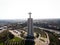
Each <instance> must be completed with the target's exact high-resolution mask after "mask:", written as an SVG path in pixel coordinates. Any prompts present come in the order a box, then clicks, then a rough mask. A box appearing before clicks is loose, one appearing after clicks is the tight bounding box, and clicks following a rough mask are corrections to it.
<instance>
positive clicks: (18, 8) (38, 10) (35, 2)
mask: <svg viewBox="0 0 60 45" xmlns="http://www.w3.org/2000/svg"><path fill="white" fill-rule="evenodd" d="M29 12H32V18H33V19H55V18H60V0H0V20H1V19H27V18H28V17H29V15H28V13H29Z"/></svg>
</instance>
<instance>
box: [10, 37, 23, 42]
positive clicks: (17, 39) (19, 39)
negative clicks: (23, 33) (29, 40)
mask: <svg viewBox="0 0 60 45" xmlns="http://www.w3.org/2000/svg"><path fill="white" fill-rule="evenodd" d="M10 41H22V39H21V38H18V37H14V38H13V39H11V40H10Z"/></svg>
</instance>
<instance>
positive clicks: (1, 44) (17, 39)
mask: <svg viewBox="0 0 60 45" xmlns="http://www.w3.org/2000/svg"><path fill="white" fill-rule="evenodd" d="M9 41H10V42H12V41H16V42H17V41H22V39H21V38H18V37H14V38H13V39H10V40H9ZM0 45H3V43H0Z"/></svg>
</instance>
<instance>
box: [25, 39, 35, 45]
mask: <svg viewBox="0 0 60 45" xmlns="http://www.w3.org/2000/svg"><path fill="white" fill-rule="evenodd" d="M25 45H35V42H34V40H30V39H29V40H28V39H26V40H25Z"/></svg>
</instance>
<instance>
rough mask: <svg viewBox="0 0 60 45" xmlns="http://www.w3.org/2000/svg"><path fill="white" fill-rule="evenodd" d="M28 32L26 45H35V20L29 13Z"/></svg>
mask: <svg viewBox="0 0 60 45" xmlns="http://www.w3.org/2000/svg"><path fill="white" fill-rule="evenodd" d="M27 22H28V23H27V24H28V31H27V37H26V40H25V45H35V42H34V33H33V19H32V18H31V12H30V13H29V18H28V21H27Z"/></svg>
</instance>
